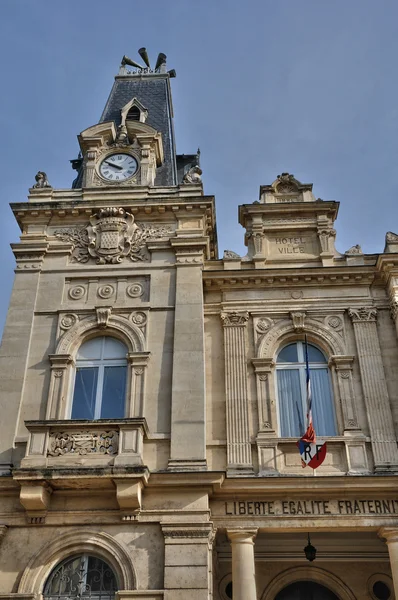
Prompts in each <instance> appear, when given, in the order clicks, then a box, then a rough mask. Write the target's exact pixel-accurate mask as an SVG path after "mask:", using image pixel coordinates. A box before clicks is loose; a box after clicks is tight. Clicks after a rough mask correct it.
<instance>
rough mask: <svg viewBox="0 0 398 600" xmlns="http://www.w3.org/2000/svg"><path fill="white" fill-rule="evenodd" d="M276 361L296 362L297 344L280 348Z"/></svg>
mask: <svg viewBox="0 0 398 600" xmlns="http://www.w3.org/2000/svg"><path fill="white" fill-rule="evenodd" d="M276 362H278V363H286V362H298V356H297V344H289V345H288V346H285V347H284V348H282V350H281V351H280V352H279V354H278V359H277V361H276Z"/></svg>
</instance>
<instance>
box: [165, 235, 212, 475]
mask: <svg viewBox="0 0 398 600" xmlns="http://www.w3.org/2000/svg"><path fill="white" fill-rule="evenodd" d="M192 244H193V243H192V242H191V241H187V240H185V239H181V240H180V239H176V240H174V241H173V242H172V245H174V246H175V251H176V271H177V274H176V299H175V316H174V347H173V380H172V406H171V444H170V460H169V465H168V468H169V469H170V470H177V471H178V470H181V469H185V470H186V469H189V470H206V417H205V409H206V397H205V352H204V316H203V282H202V268H203V249H202V248H201V247H192Z"/></svg>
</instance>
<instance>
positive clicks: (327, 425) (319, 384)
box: [276, 342, 336, 438]
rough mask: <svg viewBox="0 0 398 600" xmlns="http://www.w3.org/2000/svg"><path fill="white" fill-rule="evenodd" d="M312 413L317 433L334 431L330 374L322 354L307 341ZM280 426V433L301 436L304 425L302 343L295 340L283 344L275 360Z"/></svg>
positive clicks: (305, 387) (304, 400)
mask: <svg viewBox="0 0 398 600" xmlns="http://www.w3.org/2000/svg"><path fill="white" fill-rule="evenodd" d="M308 363H309V368H310V380H311V396H312V417H313V423H314V428H315V431H316V434H317V435H319V436H333V435H336V418H335V412H334V404H333V396H332V390H331V384H330V374H329V369H328V365H327V361H326V358H325V356H324V354H323V353H322V352H321V350H319V348H317V347H316V346H313V345H312V344H308ZM276 383H277V396H278V414H279V429H280V435H281V437H294V438H299V437H301V436H302V435H303V434H304V432H305V430H306V428H307V423H306V419H307V386H306V364H305V344H304V342H295V343H293V344H288V345H287V346H285V347H284V348H282V349H281V350H280V352H279V354H278V357H277V361H276Z"/></svg>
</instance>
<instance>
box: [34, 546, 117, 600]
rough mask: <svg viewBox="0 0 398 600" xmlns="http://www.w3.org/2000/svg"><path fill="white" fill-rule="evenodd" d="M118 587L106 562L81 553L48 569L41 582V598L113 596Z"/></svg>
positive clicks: (96, 599)
mask: <svg viewBox="0 0 398 600" xmlns="http://www.w3.org/2000/svg"><path fill="white" fill-rule="evenodd" d="M117 589H118V586H117V582H116V576H115V574H114V572H113V571H112V569H111V568H110V566H109V565H108V564H107V563H106V562H104V561H103V560H101V559H100V558H97V557H96V556H88V555H87V554H82V555H79V556H74V557H72V558H67V559H66V560H64V561H63V562H62V563H60V564H59V565H58V566H56V567H55V569H54V570H53V571H52V573H51V575H50V577H49V578H48V580H47V582H46V585H45V586H44V594H43V598H44V600H75V599H76V600H78V599H80V600H83V599H84V598H90V600H114V598H115V593H116V591H117Z"/></svg>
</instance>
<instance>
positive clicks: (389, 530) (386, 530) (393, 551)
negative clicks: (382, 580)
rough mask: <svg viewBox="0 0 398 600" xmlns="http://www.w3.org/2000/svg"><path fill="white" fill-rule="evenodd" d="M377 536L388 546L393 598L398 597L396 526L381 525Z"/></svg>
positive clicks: (397, 534)
mask: <svg viewBox="0 0 398 600" xmlns="http://www.w3.org/2000/svg"><path fill="white" fill-rule="evenodd" d="M379 537H381V538H384V540H385V542H386V544H387V547H388V554H389V556H390V566H391V574H392V580H393V583H394V592H395V598H398V528H397V527H382V528H381V529H380V530H379Z"/></svg>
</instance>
